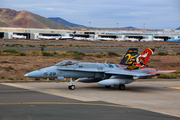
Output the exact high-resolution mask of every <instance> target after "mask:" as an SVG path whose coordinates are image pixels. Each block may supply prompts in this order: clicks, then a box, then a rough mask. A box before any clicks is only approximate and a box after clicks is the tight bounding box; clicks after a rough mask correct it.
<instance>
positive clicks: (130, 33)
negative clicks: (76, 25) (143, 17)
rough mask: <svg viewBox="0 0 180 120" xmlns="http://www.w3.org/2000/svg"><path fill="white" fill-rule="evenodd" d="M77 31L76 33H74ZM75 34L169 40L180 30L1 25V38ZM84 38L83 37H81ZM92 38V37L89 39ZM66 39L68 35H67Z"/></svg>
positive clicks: (126, 38)
mask: <svg viewBox="0 0 180 120" xmlns="http://www.w3.org/2000/svg"><path fill="white" fill-rule="evenodd" d="M74 33H75V34H74ZM72 35H74V36H73V38H74V37H75V38H76V39H77V40H104V41H105V40H108V41H109V40H117V41H120V40H132V41H133V40H135V41H140V40H143V39H151V38H152V37H153V38H155V39H157V40H161V41H167V40H168V39H172V38H173V39H178V38H180V30H154V31H148V30H131V29H130V30H118V31H117V30H82V31H79V30H77V31H76V30H63V29H36V28H8V27H0V39H32V40H33V39H41V38H42V39H50V38H51V39H56V38H58V39H61V38H62V36H72ZM80 38H83V39H80ZM89 38H92V39H89ZM65 39H66V37H65Z"/></svg>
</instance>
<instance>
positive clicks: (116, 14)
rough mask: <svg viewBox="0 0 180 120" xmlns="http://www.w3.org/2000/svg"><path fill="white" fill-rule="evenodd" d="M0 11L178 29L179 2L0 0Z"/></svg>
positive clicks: (105, 24)
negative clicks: (8, 9) (9, 10)
mask: <svg viewBox="0 0 180 120" xmlns="http://www.w3.org/2000/svg"><path fill="white" fill-rule="evenodd" d="M0 8H10V9H14V10H17V11H21V10H27V11H29V12H32V13H35V14H39V15H41V16H44V17H61V18H63V19H65V20H67V21H69V22H72V23H77V24H81V25H85V26H89V22H91V24H90V26H91V27H103V28H105V27H117V23H119V24H118V27H127V26H133V27H136V28H143V24H144V23H145V27H146V28H149V29H176V28H177V27H180V0H0Z"/></svg>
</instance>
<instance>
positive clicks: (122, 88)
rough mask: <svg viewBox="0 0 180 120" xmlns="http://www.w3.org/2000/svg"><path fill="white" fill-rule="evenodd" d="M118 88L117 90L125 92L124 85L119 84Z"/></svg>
mask: <svg viewBox="0 0 180 120" xmlns="http://www.w3.org/2000/svg"><path fill="white" fill-rule="evenodd" d="M118 87H119V90H125V88H126V87H125V85H124V84H120V85H119V86H118Z"/></svg>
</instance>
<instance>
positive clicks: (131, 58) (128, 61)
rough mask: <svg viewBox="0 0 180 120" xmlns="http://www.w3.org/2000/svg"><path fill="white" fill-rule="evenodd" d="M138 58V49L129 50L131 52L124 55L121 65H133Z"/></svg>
mask: <svg viewBox="0 0 180 120" xmlns="http://www.w3.org/2000/svg"><path fill="white" fill-rule="evenodd" d="M137 57H138V48H129V50H128V51H127V53H126V54H125V55H124V57H123V59H122V60H121V62H120V63H119V64H121V65H132V64H133V63H134V62H135V61H136V58H137Z"/></svg>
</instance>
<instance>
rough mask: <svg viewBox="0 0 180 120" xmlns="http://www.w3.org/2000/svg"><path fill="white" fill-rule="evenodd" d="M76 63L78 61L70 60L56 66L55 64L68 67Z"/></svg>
mask: <svg viewBox="0 0 180 120" xmlns="http://www.w3.org/2000/svg"><path fill="white" fill-rule="evenodd" d="M76 63H79V62H78V61H72V60H64V61H62V62H60V63H58V64H56V66H68V65H74V64H76Z"/></svg>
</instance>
